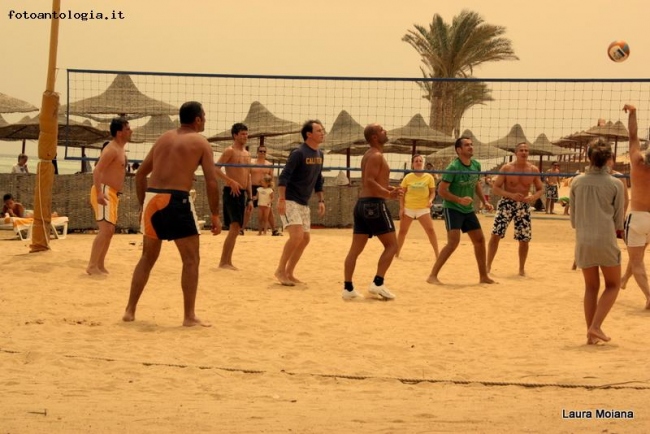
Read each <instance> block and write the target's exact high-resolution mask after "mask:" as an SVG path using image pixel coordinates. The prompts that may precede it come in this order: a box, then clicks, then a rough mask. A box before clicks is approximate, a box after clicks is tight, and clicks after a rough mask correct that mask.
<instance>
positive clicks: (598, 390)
mask: <svg viewBox="0 0 650 434" xmlns="http://www.w3.org/2000/svg"><path fill="white" fill-rule="evenodd" d="M558 211H559V212H561V208H559V209H558ZM535 216H536V217H535V218H534V220H533V241H532V243H531V246H530V255H529V260H528V265H527V271H528V276H527V277H520V276H518V275H517V271H518V266H517V244H516V243H515V242H514V241H513V240H512V228H510V230H509V232H508V235H507V237H506V238H505V239H504V240H503V241H502V242H501V245H500V249H499V252H498V255H497V258H496V260H495V262H494V264H493V270H492V271H493V272H492V276H493V277H494V278H495V280H497V281H498V284H496V285H484V284H478V272H477V269H476V263H475V260H474V256H473V250H472V246H471V243H470V241H469V239H468V238H467V236H463V237H462V240H461V245H460V246H459V248H458V250H457V251H456V252H455V253H454V255H453V256H452V257H451V259H450V260H449V262H448V263H447V264H446V265H445V267H444V268H443V269H442V271H441V273H440V276H439V277H440V279H441V280H442V281H443V282H445V283H446V285H445V286H433V285H429V284H427V283H426V282H425V280H426V278H427V276H428V274H429V272H430V269H431V266H432V265H433V253H432V250H431V247H430V246H429V245H428V242H427V240H426V236H425V234H424V232H423V231H422V230H421V228H420V226H419V225H418V224H414V225H412V229H411V232H410V234H409V236H408V238H407V240H406V244H405V246H404V249H403V252H402V258H401V259H397V260H395V261H394V262H393V265H392V266H391V268H390V270H389V273H388V275H387V276H386V283H387V285H388V286H389V287H390V288H391V290H393V292H394V293H395V294H396V295H397V299H396V300H395V301H391V302H384V301H379V300H375V299H366V300H364V301H361V302H344V301H342V300H341V295H340V294H341V288H342V280H343V259H344V257H345V255H346V254H347V250H348V247H349V244H350V240H351V230H349V229H317V230H314V231H313V232H312V243H311V244H310V245H309V246H308V247H307V250H306V253H305V255H304V256H303V259H302V261H301V263H300V264H299V266H298V269H297V271H296V275H297V276H298V277H299V278H301V279H302V280H304V282H306V283H305V284H304V285H300V286H297V287H294V288H288V287H283V286H281V285H279V284H278V283H277V282H276V281H275V279H274V278H273V272H274V270H275V266H276V265H277V262H278V259H279V255H280V252H281V248H282V246H283V244H284V242H285V241H286V236H285V237H271V236H261V237H260V236H257V234H256V232H253V231H247V232H246V234H245V236H243V237H240V238H239V239H238V242H237V246H236V248H235V253H234V263H235V265H236V266H238V267H239V268H240V271H226V270H220V269H218V268H217V264H218V260H219V255H220V253H221V246H222V243H223V240H224V235H223V234H222V235H219V236H211V235H210V234H209V232H204V234H203V235H202V236H201V254H202V262H201V266H200V273H201V274H200V282H199V295H198V300H197V314H198V315H199V316H200V317H201V318H202V319H204V320H208V321H211V322H212V323H213V327H212V328H183V327H181V322H182V306H181V303H182V298H181V290H180V259H179V255H178V253H177V251H176V249H175V246H174V245H173V243H165V244H164V245H163V249H162V253H161V256H160V259H159V261H158V264H157V266H156V267H155V268H154V270H153V272H152V275H151V279H150V281H149V285H148V287H147V288H146V289H145V292H144V294H143V297H142V299H141V302H140V305H139V308H138V312H137V319H136V321H135V322H133V323H124V322H122V321H121V316H122V313H123V311H124V307H125V305H126V301H127V297H128V290H129V284H130V279H131V275H132V272H133V268H134V266H135V263H136V261H137V260H138V258H139V256H140V254H141V250H140V248H139V244H140V240H141V237H140V236H137V235H116V236H115V237H114V239H113V242H112V244H111V248H110V251H109V253H108V258H107V267H108V268H109V270H110V271H111V274H110V275H109V276H105V277H90V276H88V275H86V274H85V272H84V271H85V267H86V263H87V260H88V255H89V252H90V246H91V243H92V240H93V235H85V234H70V235H68V237H67V239H65V240H56V241H53V242H52V244H51V247H52V250H51V251H48V252H44V253H37V254H29V253H27V251H28V249H27V248H26V247H25V246H24V245H23V244H22V243H21V242H20V241H17V240H14V239H10V238H11V233H10V232H7V231H3V233H2V234H1V235H2V236H3V237H4V239H2V240H0V247H1V249H2V252H3V254H2V256H1V257H0V264H1V267H2V270H3V283H2V284H1V287H0V363H1V366H2V375H1V376H0V390H1V391H2V393H0V408H2V411H0V431H1V432H2V433H45V432H47V433H77V432H78V433H114V432H115V433H117V432H119V433H124V432H133V433H183V432H227V433H257V432H264V433H276V432H277V433H280V432H282V433H288V432H292V433H333V432H336V433H360V432H394V433H417V432H427V433H428V432H488V433H492V432H494V433H502V432H539V433H548V432H554V433H565V432H566V433H570V432H610V433H612V432H647V428H648V426H650V410H648V402H650V384H649V383H648V380H649V374H648V370H647V366H648V360H647V358H648V345H649V344H650V339H649V338H648V322H649V321H650V312H649V311H646V310H644V309H643V306H644V298H643V296H642V294H641V292H640V290H639V289H638V287H637V286H636V284H635V283H632V282H631V283H630V285H629V286H628V289H626V290H623V291H621V293H620V296H619V299H618V301H617V303H616V305H615V306H614V308H613V310H612V312H611V314H610V315H609V317H608V318H607V320H606V321H605V323H604V325H603V329H604V330H605V331H606V332H607V333H608V334H609V335H610V336H611V337H612V341H611V342H610V343H608V344H605V345H598V346H593V345H591V346H587V345H586V338H585V332H586V327H585V324H584V317H583V312H582V294H583V280H582V275H581V273H580V271H572V270H571V262H572V252H573V232H572V230H571V227H570V223H569V221H568V220H567V218H565V217H563V216H552V217H550V218H547V217H546V216H543V215H539V214H536V215H535ZM480 219H481V222H482V224H483V226H484V230H486V231H487V230H489V228H491V222H492V219H491V218H490V217H486V216H481V217H480ZM434 226H435V229H436V232H437V234H438V237H439V240H440V244H441V247H442V246H443V245H444V244H445V232H444V224H443V222H442V221H440V220H436V221H435V222H434ZM621 248H622V249H623V257H624V264H625V263H627V257H626V252H625V251H624V246H623V245H622V244H621ZM380 251H381V247H380V243H379V242H378V241H377V240H376V239H373V240H371V241H370V242H369V243H368V245H367V247H366V251H365V252H364V253H363V254H362V256H361V257H360V259H359V262H358V265H357V270H356V274H355V284H356V287H357V288H358V289H359V290H360V291H362V292H363V293H365V294H367V291H366V287H367V285H368V283H369V282H370V281H371V279H372V278H373V276H374V270H375V264H376V261H377V258H378V256H379V253H380ZM597 409H605V410H612V409H614V410H621V411H626V412H627V411H632V412H633V415H634V419H602V418H601V419H597V418H596V413H595V412H596V410H597ZM571 411H574V412H578V411H591V412H592V418H591V419H567V418H566V417H564V418H563V412H564V413H565V416H568V415H570V414H571V413H569V412H571ZM625 415H627V414H625Z"/></svg>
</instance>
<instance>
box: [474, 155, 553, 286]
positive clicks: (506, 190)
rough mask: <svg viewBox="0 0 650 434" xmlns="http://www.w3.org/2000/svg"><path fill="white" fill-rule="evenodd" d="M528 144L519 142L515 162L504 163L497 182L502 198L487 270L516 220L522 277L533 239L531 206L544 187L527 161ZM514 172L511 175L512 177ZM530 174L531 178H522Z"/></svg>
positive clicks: (499, 194)
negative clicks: (532, 190) (533, 187)
mask: <svg viewBox="0 0 650 434" xmlns="http://www.w3.org/2000/svg"><path fill="white" fill-rule="evenodd" d="M529 152H530V151H529V149H528V145H527V144H526V143H519V144H518V145H517V146H516V147H515V157H516V160H515V161H513V162H511V163H508V164H504V165H503V166H502V167H501V171H500V173H499V175H498V176H497V179H496V180H495V181H494V184H493V186H492V191H493V192H494V194H496V195H498V196H502V198H501V200H500V201H499V203H498V204H497V213H496V216H495V217H494V226H493V227H492V236H491V237H490V242H489V243H488V255H487V270H488V273H489V272H490V270H491V269H492V261H494V257H495V256H496V254H497V249H498V248H499V241H500V240H501V238H504V237H505V236H506V230H507V229H508V225H510V222H511V221H512V220H514V221H515V240H517V241H519V275H520V276H525V275H526V271H525V269H524V268H525V265H526V258H527V257H528V244H529V243H530V239H531V236H532V227H531V222H530V207H531V206H532V205H533V204H534V203H535V202H536V201H537V199H539V198H540V197H541V196H542V193H543V191H544V190H543V187H544V186H543V185H542V180H541V179H540V177H539V169H537V167H536V166H535V165H533V164H531V163H529V162H528V154H529ZM511 173H512V175H510V174H511ZM519 173H530V174H531V175H519ZM531 185H534V186H535V194H530V187H531Z"/></svg>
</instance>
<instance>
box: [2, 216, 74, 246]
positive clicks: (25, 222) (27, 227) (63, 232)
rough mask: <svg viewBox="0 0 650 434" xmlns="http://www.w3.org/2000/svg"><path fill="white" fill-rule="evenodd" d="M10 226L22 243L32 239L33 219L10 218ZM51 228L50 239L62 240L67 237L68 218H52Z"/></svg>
mask: <svg viewBox="0 0 650 434" xmlns="http://www.w3.org/2000/svg"><path fill="white" fill-rule="evenodd" d="M11 224H12V227H13V230H14V232H15V233H16V234H17V235H18V236H19V237H20V239H21V240H22V241H23V242H27V241H29V240H31V239H32V229H33V227H34V219H33V218H31V217H26V218H20V217H11ZM5 225H6V223H5ZM51 226H52V230H51V233H50V238H54V239H58V240H63V239H65V237H66V236H67V235H68V217H60V216H56V217H52V222H51Z"/></svg>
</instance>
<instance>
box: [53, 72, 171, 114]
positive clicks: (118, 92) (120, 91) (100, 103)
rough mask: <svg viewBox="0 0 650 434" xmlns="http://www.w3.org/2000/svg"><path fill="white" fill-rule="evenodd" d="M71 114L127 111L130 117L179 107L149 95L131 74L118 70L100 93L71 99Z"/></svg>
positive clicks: (120, 112) (164, 112) (125, 112)
mask: <svg viewBox="0 0 650 434" xmlns="http://www.w3.org/2000/svg"><path fill="white" fill-rule="evenodd" d="M65 110H67V111H68V112H69V113H70V114H73V115H79V116H86V117H89V118H91V119H95V120H103V118H97V117H93V116H92V115H123V116H125V117H127V118H129V119H135V118H139V117H144V116H153V115H175V114H178V107H174V106H173V105H171V104H167V103H166V102H163V101H159V100H157V99H153V98H151V97H148V96H147V95H145V94H143V93H142V92H140V90H139V89H138V88H137V87H136V86H135V84H134V83H133V80H132V79H131V77H130V76H129V75H128V74H118V75H117V77H115V80H113V82H112V83H111V84H110V85H109V86H108V88H107V89H106V90H105V91H104V92H102V93H101V94H99V95H96V96H93V97H90V98H85V99H82V100H79V101H75V102H71V103H70V106H69V107H67V108H63V110H62V111H65Z"/></svg>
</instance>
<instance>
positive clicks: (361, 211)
mask: <svg viewBox="0 0 650 434" xmlns="http://www.w3.org/2000/svg"><path fill="white" fill-rule="evenodd" d="M353 232H354V233H355V234H364V235H368V238H372V236H373V235H383V234H387V233H389V232H395V225H394V224H393V218H392V217H391V215H390V211H388V207H387V206H386V201H385V200H384V199H381V198H378V197H364V198H361V199H359V200H357V204H356V205H355V206H354V230H353Z"/></svg>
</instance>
